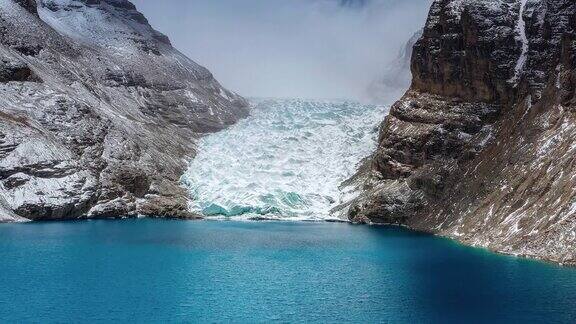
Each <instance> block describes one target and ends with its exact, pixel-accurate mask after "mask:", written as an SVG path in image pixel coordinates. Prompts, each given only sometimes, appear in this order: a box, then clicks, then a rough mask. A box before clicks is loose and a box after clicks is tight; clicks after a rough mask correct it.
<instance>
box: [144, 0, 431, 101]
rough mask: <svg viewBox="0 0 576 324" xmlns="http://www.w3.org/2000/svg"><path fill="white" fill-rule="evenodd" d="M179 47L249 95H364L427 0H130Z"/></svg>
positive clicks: (418, 23) (417, 23)
mask: <svg viewBox="0 0 576 324" xmlns="http://www.w3.org/2000/svg"><path fill="white" fill-rule="evenodd" d="M133 2H134V3H135V4H136V6H137V7H138V9H139V10H140V11H142V12H143V13H144V14H145V15H146V16H147V17H148V19H149V20H150V23H151V24H152V25H153V27H154V28H156V29H157V30H159V31H161V32H163V33H165V34H167V35H168V36H169V37H170V39H171V40H172V43H173V44H174V46H175V47H176V48H178V49H179V50H180V51H182V52H183V53H185V54H186V55H188V56H189V57H190V58H192V59H193V60H194V61H196V62H198V63H200V64H202V65H204V66H206V67H207V68H209V69H210V70H211V71H212V72H213V73H214V75H215V76H216V78H217V79H218V80H219V81H220V82H221V83H222V84H224V85H225V86H226V87H228V88H230V89H231V90H234V91H236V92H238V93H240V94H242V95H244V96H252V97H307V98H362V97H363V96H364V95H365V89H366V87H367V86H368V84H369V83H370V82H371V81H372V80H373V79H375V78H377V77H378V74H379V73H380V71H382V70H383V69H384V66H385V65H386V64H387V63H388V62H390V61H391V60H392V59H393V58H394V57H395V56H396V55H397V54H398V52H399V50H400V48H401V47H402V46H403V44H404V43H405V41H406V40H407V39H409V38H410V36H411V35H412V34H413V33H414V32H415V31H417V30H418V29H419V28H421V27H422V26H423V25H424V22H425V19H426V15H427V13H428V9H429V5H430V3H431V0H162V1H158V0H133Z"/></svg>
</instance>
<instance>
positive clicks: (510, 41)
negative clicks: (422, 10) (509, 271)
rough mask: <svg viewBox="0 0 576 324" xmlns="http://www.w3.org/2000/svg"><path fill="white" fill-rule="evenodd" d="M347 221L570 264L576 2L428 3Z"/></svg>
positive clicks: (574, 257) (575, 196) (575, 164)
mask: <svg viewBox="0 0 576 324" xmlns="http://www.w3.org/2000/svg"><path fill="white" fill-rule="evenodd" d="M411 70H412V74H413V80H412V85H411V88H410V90H408V91H407V92H406V94H405V95H404V96H403V97H402V99H400V100H399V101H398V102H396V103H395V104H394V105H393V107H392V109H391V112H390V115H389V116H388V117H387V118H386V120H385V121H384V123H383V124H382V127H381V131H380V139H379V147H378V149H377V151H376V152H375V153H374V155H373V156H372V158H371V161H370V166H369V167H368V168H366V169H367V170H365V171H363V172H362V173H361V177H357V179H360V180H357V181H360V185H361V186H362V190H363V192H362V194H361V195H360V196H359V198H358V199H356V201H354V202H353V203H352V204H351V205H350V206H349V211H348V213H349V218H350V219H351V220H353V221H355V222H365V223H392V224H403V225H407V226H409V227H411V228H414V229H417V230H422V231H427V232H431V233H436V234H439V235H443V236H447V237H452V238H455V239H457V240H460V241H462V242H465V243H467V244H471V245H475V246H482V247H487V248H490V249H493V250H495V251H499V252H503V253H509V254H515V255H523V256H529V257H534V258H540V259H546V260H551V261H556V262H560V263H566V264H576V97H575V91H576V3H575V2H574V1H573V0H528V1H525V0H522V1H518V0H436V1H435V2H434V3H433V5H432V8H431V10H430V14H429V17H428V21H427V22H426V26H425V29H424V32H423V35H422V37H421V38H420V39H419V41H418V42H417V43H416V44H415V46H414V49H413V55H412V63H411Z"/></svg>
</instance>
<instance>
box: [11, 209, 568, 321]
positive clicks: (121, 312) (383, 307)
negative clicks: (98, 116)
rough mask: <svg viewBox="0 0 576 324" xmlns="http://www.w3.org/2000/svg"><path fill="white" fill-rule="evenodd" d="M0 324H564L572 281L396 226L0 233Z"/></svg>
mask: <svg viewBox="0 0 576 324" xmlns="http://www.w3.org/2000/svg"><path fill="white" fill-rule="evenodd" d="M0 260H1V262H0V291H1V294H0V319H1V321H2V322H42V323H47V322H62V323H69V322H98V321H106V322H108V321H114V322H126V321H130V322H269V321H278V322H304V321H306V322H333V323H334V322H338V323H340V322H355V323H376V322H392V323H417V322H442V323H449V322H460V323H463V322H467V323H470V322H488V321H490V322H534V323H538V322H540V323H541V322H547V323H574V322H575V321H576V295H575V292H576V270H575V269H569V268H562V267H557V266H553V265H548V264H544V263H540V262H534V261H527V260H522V259H517V258H512V257H506V256H500V255H495V254H492V253H488V252H486V251H483V250H477V249H472V248H468V247H464V246H461V245H458V244H455V243H453V242H451V241H448V240H444V239H439V238H435V237H432V236H428V235H423V234H418V233H413V232H409V231H407V230H403V229H398V228H385V227H380V228H378V227H368V226H354V225H349V224H335V223H295V222H210V221H204V222H181V221H161V220H126V221H90V222H70V223H31V224H4V225H0Z"/></svg>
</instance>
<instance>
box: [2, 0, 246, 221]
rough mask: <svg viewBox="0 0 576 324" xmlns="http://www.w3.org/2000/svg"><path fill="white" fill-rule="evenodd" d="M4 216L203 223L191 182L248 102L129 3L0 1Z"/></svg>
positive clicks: (243, 113)
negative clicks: (205, 151) (184, 182)
mask: <svg viewBox="0 0 576 324" xmlns="http://www.w3.org/2000/svg"><path fill="white" fill-rule="evenodd" d="M0 93H1V96H0V220H2V221H6V220H21V219H23V218H26V219H32V220H49V219H74V218H103V217H123V216H135V215H140V214H142V215H149V216H158V217H162V216H167V217H191V216H192V215H190V214H189V213H188V212H187V193H186V191H185V190H184V189H183V188H181V187H180V185H179V177H180V175H181V174H182V173H183V171H184V169H185V168H186V165H187V162H186V161H187V159H189V158H190V157H192V156H193V154H194V141H195V138H197V137H198V136H199V135H201V134H202V133H206V132H213V131H217V130H220V129H222V128H224V127H226V126H227V125H230V124H232V123H234V122H235V121H237V120H238V119H239V118H241V117H243V116H246V115H247V103H246V101H245V100H244V99H242V98H241V97H239V96H238V95H236V94H234V93H231V92H230V91H228V90H226V89H224V88H222V87H221V86H220V85H219V84H218V82H217V81H216V80H215V79H214V78H213V76H212V75H211V74H210V72H209V71H208V70H206V69H205V68H203V67H201V66H199V65H197V64H196V63H194V62H192V61H191V60H189V59H188V58H186V57H185V56H184V55H182V54H181V53H179V52H178V51H177V50H175V49H174V48H173V47H172V46H171V45H170V41H169V40H168V38H167V37H166V36H164V35H162V34H160V33H159V32H157V31H155V30H153V29H152V28H151V27H150V25H149V24H148V22H147V20H146V18H145V17H144V16H143V15H142V14H141V13H139V12H138V11H137V10H136V8H135V7H134V5H133V4H132V3H130V2H129V1H126V0H36V1H35V0H1V1H0Z"/></svg>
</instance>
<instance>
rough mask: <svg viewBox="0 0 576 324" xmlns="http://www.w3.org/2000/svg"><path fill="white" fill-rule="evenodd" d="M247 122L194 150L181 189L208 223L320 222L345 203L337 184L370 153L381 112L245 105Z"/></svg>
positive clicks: (359, 107)
mask: <svg viewBox="0 0 576 324" xmlns="http://www.w3.org/2000/svg"><path fill="white" fill-rule="evenodd" d="M252 103H253V110H252V112H251V116H250V117H248V118H247V119H245V120H242V121H240V122H239V123H238V124H237V125H235V126H232V127H230V128H229V129H227V130H224V131H222V132H219V133H216V134H211V135H209V136H207V137H205V138H203V139H202V140H200V143H199V145H198V152H199V153H198V156H197V157H196V158H195V159H194V160H193V161H192V162H191V164H190V167H189V169H188V171H187V172H186V174H185V175H184V176H183V182H184V183H185V184H186V185H187V186H188V187H189V189H190V191H191V195H192V197H193V203H192V204H193V205H192V209H193V210H195V211H197V212H199V213H201V214H203V215H205V216H208V217H217V218H222V217H230V218H233V219H251V218H262V217H264V218H268V219H290V220H322V219H331V218H334V217H336V216H335V215H332V214H331V213H330V210H331V209H332V208H334V207H336V206H337V205H338V204H340V203H342V202H345V201H347V200H349V199H350V198H352V197H353V195H354V192H352V190H351V188H341V184H342V182H343V181H345V180H347V179H348V178H350V177H351V176H352V175H353V174H354V173H355V172H356V171H355V170H357V165H358V164H359V163H360V162H361V160H362V159H363V158H365V157H367V156H368V155H369V154H371V152H373V151H374V149H375V146H376V137H377V133H378V123H379V121H381V120H382V119H383V117H384V115H385V112H386V108H385V107H384V106H378V105H366V104H360V103H357V102H353V101H333V100H332V101H328V100H326V101H322V100H303V99H256V100H252Z"/></svg>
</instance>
